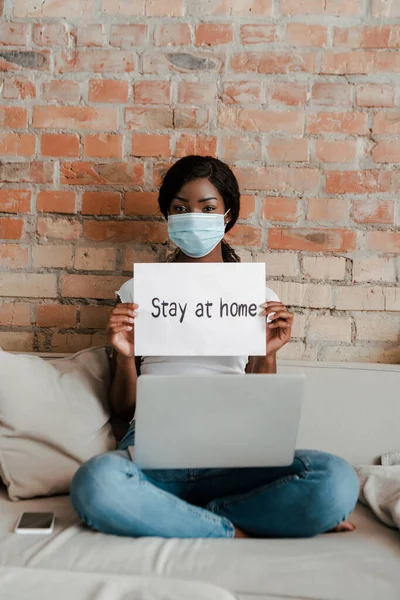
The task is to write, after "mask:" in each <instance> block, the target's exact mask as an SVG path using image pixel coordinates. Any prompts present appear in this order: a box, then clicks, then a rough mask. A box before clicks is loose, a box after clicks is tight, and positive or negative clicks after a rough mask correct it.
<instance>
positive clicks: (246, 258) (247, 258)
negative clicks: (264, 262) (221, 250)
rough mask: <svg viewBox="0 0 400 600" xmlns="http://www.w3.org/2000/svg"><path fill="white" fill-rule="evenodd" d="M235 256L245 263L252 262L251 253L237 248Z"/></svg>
mask: <svg viewBox="0 0 400 600" xmlns="http://www.w3.org/2000/svg"><path fill="white" fill-rule="evenodd" d="M235 252H236V254H238V255H239V256H240V260H241V261H242V262H245V263H249V262H254V259H253V256H252V254H251V252H249V251H248V250H241V249H239V248H235Z"/></svg>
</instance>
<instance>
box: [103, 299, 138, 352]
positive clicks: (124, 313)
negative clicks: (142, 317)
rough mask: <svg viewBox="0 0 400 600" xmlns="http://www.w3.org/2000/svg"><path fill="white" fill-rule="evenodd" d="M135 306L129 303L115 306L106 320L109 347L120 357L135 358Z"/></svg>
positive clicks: (136, 307) (136, 306)
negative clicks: (120, 355)
mask: <svg viewBox="0 0 400 600" xmlns="http://www.w3.org/2000/svg"><path fill="white" fill-rule="evenodd" d="M138 308H139V306H138V305H137V304H132V303H130V302H127V303H121V304H117V305H116V307H115V308H114V309H113V310H112V312H111V314H110V318H109V320H108V327H107V329H108V332H109V336H110V344H111V346H112V347H113V348H114V349H115V350H116V351H117V352H119V353H120V354H122V356H125V357H126V358H132V357H134V356H135V329H134V325H135V318H136V317H137V312H136V311H137V309H138Z"/></svg>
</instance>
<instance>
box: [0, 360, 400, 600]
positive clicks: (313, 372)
mask: <svg viewBox="0 0 400 600" xmlns="http://www.w3.org/2000/svg"><path fill="white" fill-rule="evenodd" d="M43 358H45V359H47V358H49V356H46V355H44V356H43ZM51 358H54V355H51ZM278 369H279V372H281V373H305V375H306V398H305V404H304V408H303V412H302V418H301V424H300V430H299V435H298V443H297V447H298V448H316V449H320V450H325V451H328V452H332V453H335V454H337V455H339V456H342V457H344V458H346V459H347V460H348V461H349V462H351V463H352V464H354V465H361V464H364V465H366V464H374V463H377V462H378V460H379V457H380V456H381V455H382V454H385V453H388V452H395V451H399V450H400V397H399V390H400V366H397V365H380V364H364V363H363V364H355V363H319V362H296V361H281V362H280V363H279V365H278ZM23 511H54V512H55V514H56V526H55V530H54V532H53V534H52V535H51V536H28V535H26V536H19V535H16V534H14V533H13V528H14V526H15V523H16V521H17V519H18V516H19V515H20V514H21V513H22V512H23ZM350 519H351V520H352V521H353V522H354V523H355V524H356V526H357V529H356V531H354V532H348V533H330V534H324V535H319V536H317V537H314V538H309V539H243V540H242V539H241V540H215V539H214V540H209V539H207V540H202V539H199V540H191V539H188V540H176V539H169V540H165V539H160V538H143V539H130V538H119V537H116V536H106V535H103V534H101V533H96V532H93V531H90V530H89V529H87V528H86V527H84V526H83V525H81V524H80V523H79V521H78V519H77V517H76V516H75V514H74V512H73V510H72V507H71V504H70V502H69V498H68V496H67V495H58V496H51V497H46V498H37V499H30V500H21V501H19V502H11V501H10V500H9V499H8V496H7V494H6V489H5V487H0V597H1V598H2V600H6V599H7V600H22V599H23V598H30V599H34V600H36V598H38V599H40V600H47V599H48V598H49V599H50V598H57V600H64V597H65V599H67V598H68V600H71V599H73V600H127V599H128V598H129V599H131V598H132V599H133V598H135V599H140V600H155V599H159V600H161V599H162V600H172V599H174V600H180V599H181V598H182V599H183V598H185V599H190V600H203V599H204V600H208V599H212V600H219V599H221V600H225V599H226V600H231V599H232V598H240V599H241V600H264V599H265V600H267V599H268V600H278V599H280V600H282V599H284V598H285V599H288V598H290V599H293V600H305V599H308V600H311V599H313V600H398V599H399V598H400V533H399V531H398V530H396V529H391V528H389V527H386V526H385V525H383V524H382V523H381V522H379V521H378V520H377V518H376V517H375V516H374V515H373V513H372V512H371V511H370V510H369V508H367V507H366V506H364V505H362V504H360V503H358V505H357V507H356V509H355V511H354V513H353V514H352V515H351V517H350Z"/></svg>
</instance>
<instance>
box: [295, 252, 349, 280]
mask: <svg viewBox="0 0 400 600" xmlns="http://www.w3.org/2000/svg"><path fill="white" fill-rule="evenodd" d="M303 273H304V276H305V277H309V278H310V279H334V280H337V281H340V280H341V279H344V278H345V274H346V259H345V258H339V257H337V256H304V258H303Z"/></svg>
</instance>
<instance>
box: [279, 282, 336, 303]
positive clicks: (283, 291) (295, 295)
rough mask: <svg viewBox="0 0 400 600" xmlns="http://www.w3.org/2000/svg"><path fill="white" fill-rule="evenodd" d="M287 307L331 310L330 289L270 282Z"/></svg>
mask: <svg viewBox="0 0 400 600" xmlns="http://www.w3.org/2000/svg"><path fill="white" fill-rule="evenodd" d="M269 287H271V288H272V289H273V290H274V291H275V292H276V293H277V294H278V296H279V298H280V299H281V301H282V302H283V303H284V304H287V305H288V306H301V307H303V308H333V304H332V287H331V286H330V285H326V284H325V285H324V284H316V283H296V282H288V281H272V282H271V283H270V284H269Z"/></svg>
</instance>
